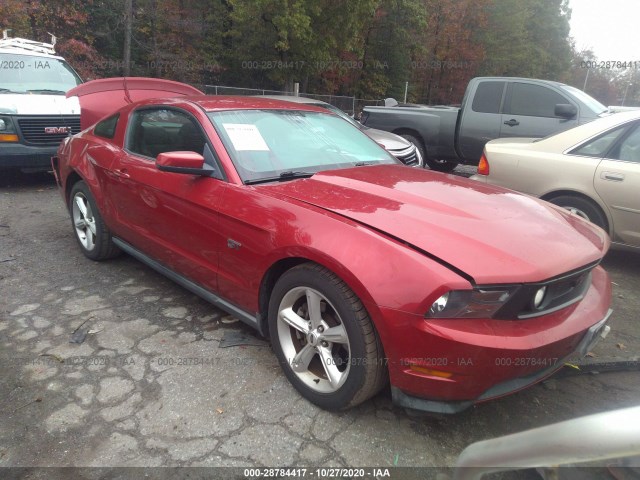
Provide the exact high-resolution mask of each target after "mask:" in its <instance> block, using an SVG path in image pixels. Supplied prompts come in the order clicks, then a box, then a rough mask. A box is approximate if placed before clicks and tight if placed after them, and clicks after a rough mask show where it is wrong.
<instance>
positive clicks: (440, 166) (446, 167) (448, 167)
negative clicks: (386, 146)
mask: <svg viewBox="0 0 640 480" xmlns="http://www.w3.org/2000/svg"><path fill="white" fill-rule="evenodd" d="M400 136H401V137H402V138H404V139H405V140H407V141H409V142H411V143H413V144H414V145H415V146H416V148H417V149H418V150H420V153H421V154H422V162H423V164H422V166H423V168H426V167H429V168H430V169H431V170H435V171H436V172H444V173H448V172H451V171H453V170H454V169H455V168H456V167H457V166H458V163H457V162H450V161H446V162H436V161H435V160H433V159H431V158H429V157H428V156H427V151H426V149H425V148H424V144H423V143H422V141H421V140H420V139H419V138H416V137H414V136H413V135H410V134H402V135H400Z"/></svg>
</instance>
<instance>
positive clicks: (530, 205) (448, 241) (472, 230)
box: [257, 165, 609, 284]
mask: <svg viewBox="0 0 640 480" xmlns="http://www.w3.org/2000/svg"><path fill="white" fill-rule="evenodd" d="M257 188H260V189H262V191H263V192H265V193H267V194H270V195H273V196H278V197H281V198H283V197H284V198H285V199H289V200H296V201H300V202H304V203H307V204H310V205H313V206H315V207H318V208H322V209H325V210H328V211H331V212H333V213H335V214H338V215H341V216H344V217H346V218H349V219H351V220H353V221H356V222H359V223H361V224H364V225H366V226H369V227H371V228H373V229H376V230H378V231H380V232H382V233H384V234H387V235H389V236H392V237H395V238H397V239H399V240H401V241H403V242H406V243H408V244H410V245H412V246H413V247H414V248H417V249H419V250H422V251H424V252H427V253H428V254H429V255H430V256H433V257H436V258H437V259H439V260H440V261H442V262H444V263H447V264H449V265H452V266H453V267H455V268H457V269H459V270H461V271H462V272H464V273H465V274H466V275H467V276H470V277H472V278H473V280H474V281H475V282H476V283H477V284H491V283H503V282H505V283H506V282H508V283H519V282H533V281H540V280H546V279H549V278H552V277H554V276H557V275H560V274H562V273H565V272H567V271H571V270H574V269H577V268H579V267H582V266H584V265H587V264H589V263H591V262H595V261H598V260H599V259H601V258H602V256H603V255H604V253H605V252H606V250H607V249H608V247H609V238H608V236H607V235H606V234H605V233H604V232H603V231H602V230H600V229H599V228H597V227H595V226H593V225H591V224H589V223H587V222H585V221H583V220H581V219H580V218H578V217H576V216H573V215H570V214H568V213H565V212H564V211H563V210H561V209H558V208H556V207H554V206H552V205H550V204H548V203H546V202H543V201H540V200H538V199H535V198H533V197H529V196H526V195H522V194H519V193H517V192H514V191H511V190H507V189H503V188H500V187H494V186H490V185H484V184H480V183H477V182H473V181H471V180H467V179H464V178H461V177H456V176H453V175H445V174H441V173H437V172H431V171H426V170H419V169H413V168H407V167H404V166H397V165H380V166H369V167H356V168H350V169H344V170H333V171H326V172H321V173H317V174H315V175H314V176H313V177H311V178H308V179H301V180H294V181H290V182H282V183H277V184H265V185H262V186H260V187H257Z"/></svg>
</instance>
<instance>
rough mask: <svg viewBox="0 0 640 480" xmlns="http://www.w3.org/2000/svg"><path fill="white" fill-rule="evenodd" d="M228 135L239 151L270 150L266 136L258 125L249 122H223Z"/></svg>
mask: <svg viewBox="0 0 640 480" xmlns="http://www.w3.org/2000/svg"><path fill="white" fill-rule="evenodd" d="M222 125H223V126H224V129H225V130H226V131H227V135H229V138H230V139H231V143H233V147H234V148H235V149H236V150H237V151H238V152H242V151H247V150H250V151H253V152H256V151H257V152H268V151H269V147H268V146H267V144H266V142H265V141H264V138H262V135H261V134H260V131H259V130H258V127H256V126H255V125H249V124H247V123H223V124H222Z"/></svg>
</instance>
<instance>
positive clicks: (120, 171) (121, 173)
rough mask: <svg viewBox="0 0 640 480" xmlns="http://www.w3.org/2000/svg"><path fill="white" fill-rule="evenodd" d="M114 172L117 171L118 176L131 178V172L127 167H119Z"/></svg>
mask: <svg viewBox="0 0 640 480" xmlns="http://www.w3.org/2000/svg"><path fill="white" fill-rule="evenodd" d="M113 173H115V174H116V175H117V176H118V177H121V178H129V177H130V175H129V173H127V169H126V168H117V169H115V170H114V171H113Z"/></svg>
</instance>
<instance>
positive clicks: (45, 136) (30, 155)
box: [0, 30, 82, 171]
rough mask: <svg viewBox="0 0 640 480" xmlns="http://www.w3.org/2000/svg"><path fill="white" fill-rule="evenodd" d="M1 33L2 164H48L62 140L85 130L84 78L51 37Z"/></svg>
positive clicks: (34, 166)
mask: <svg viewBox="0 0 640 480" xmlns="http://www.w3.org/2000/svg"><path fill="white" fill-rule="evenodd" d="M7 32H8V31H7V30H5V31H4V32H3V34H2V38H1V39H0V169H6V168H19V169H21V170H23V171H35V170H49V169H50V168H51V157H52V156H53V155H54V154H55V153H56V150H57V148H58V145H59V144H60V142H61V140H62V139H63V138H65V137H66V136H68V135H69V134H76V133H78V132H79V131H80V104H79V103H78V98H77V97H72V98H66V97H65V94H66V93H67V91H68V90H70V89H72V88H73V87H75V86H77V85H79V84H80V83H82V80H81V79H80V77H79V76H78V74H77V73H76V72H75V70H73V68H71V67H70V66H69V64H68V63H67V62H65V60H64V58H62V57H60V56H58V55H56V53H55V37H54V36H53V35H52V42H51V43H41V42H34V41H32V40H26V39H24V38H9V37H8V35H7Z"/></svg>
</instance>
